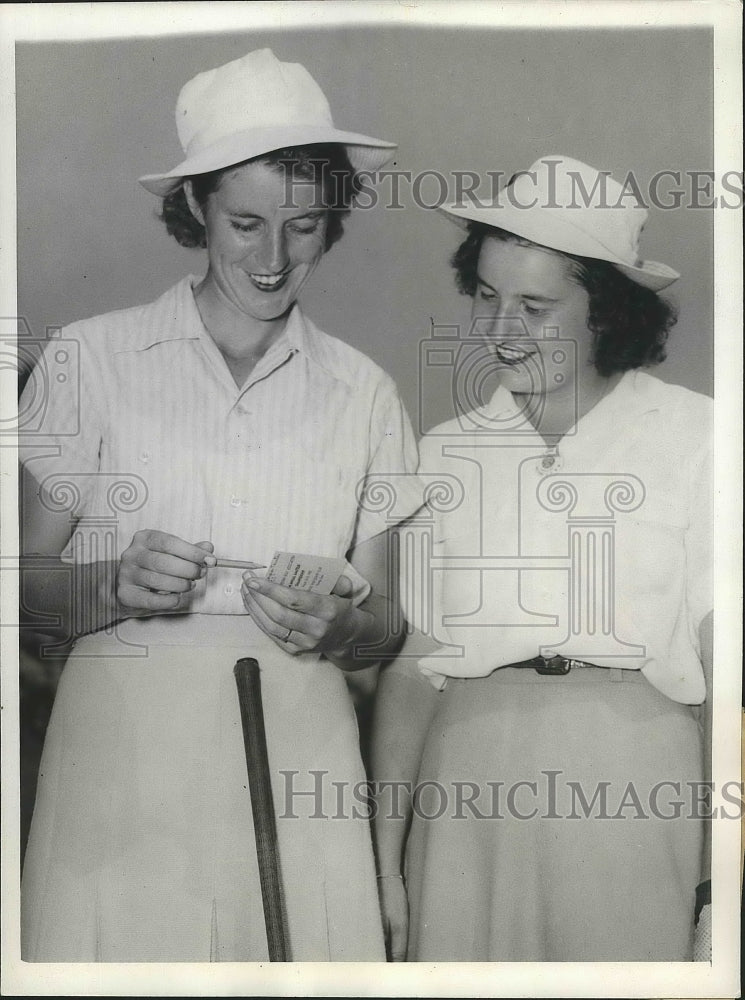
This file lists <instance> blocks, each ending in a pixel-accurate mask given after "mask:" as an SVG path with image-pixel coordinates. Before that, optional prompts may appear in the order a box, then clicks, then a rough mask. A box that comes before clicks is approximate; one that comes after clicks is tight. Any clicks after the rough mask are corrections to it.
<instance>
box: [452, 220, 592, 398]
mask: <svg viewBox="0 0 745 1000" xmlns="http://www.w3.org/2000/svg"><path fill="white" fill-rule="evenodd" d="M571 266H572V265H571V262H570V261H568V260H567V259H566V258H565V257H563V256H562V255H561V254H560V253H557V252H555V251H552V250H546V249H543V248H542V247H537V246H535V245H529V246H524V245H522V244H520V243H516V242H513V241H508V242H505V241H502V240H498V239H494V238H490V237H486V238H485V239H484V241H483V243H482V245H481V251H480V254H479V262H478V277H477V288H476V294H475V296H474V301H473V311H472V319H473V321H474V322H475V324H476V329H477V331H478V332H479V334H480V335H481V336H482V337H483V338H484V340H485V341H486V343H487V345H488V349H489V352H490V353H491V354H492V356H493V357H494V360H495V365H496V368H497V370H498V372H499V376H500V381H501V383H502V385H504V386H505V388H507V389H509V390H510V391H511V392H514V393H526V394H529V395H535V394H542V393H553V392H576V391H578V390H581V389H582V387H583V385H584V384H590V383H594V382H595V381H596V380H597V377H598V376H597V372H596V371H595V368H594V366H593V365H592V361H591V357H592V344H593V333H592V331H591V330H590V329H589V328H588V325H587V316H588V306H589V297H588V294H587V292H586V291H585V289H584V288H582V286H581V285H579V284H577V282H576V280H574V279H573V278H572V272H571V270H570V268H571ZM547 334H548V335H547ZM555 337H558V338H559V339H560V340H561V341H565V342H566V341H569V342H570V344H569V345H567V344H566V343H564V344H560V343H558V342H557V340H556V339H554V338H555ZM567 346H569V349H567ZM575 358H576V360H575ZM578 383H579V384H578Z"/></svg>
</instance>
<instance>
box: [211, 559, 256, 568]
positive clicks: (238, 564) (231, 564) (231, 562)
mask: <svg viewBox="0 0 745 1000" xmlns="http://www.w3.org/2000/svg"><path fill="white" fill-rule="evenodd" d="M215 566H223V567H225V568H226V569H266V566H264V565H262V564H261V563H255V562H244V561H243V560H242V559H216V560H215Z"/></svg>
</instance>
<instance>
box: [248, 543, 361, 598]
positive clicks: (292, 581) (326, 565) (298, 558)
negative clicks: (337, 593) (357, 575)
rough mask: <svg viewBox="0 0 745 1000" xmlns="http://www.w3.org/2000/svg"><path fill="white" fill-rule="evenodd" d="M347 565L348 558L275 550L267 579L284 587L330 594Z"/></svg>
mask: <svg viewBox="0 0 745 1000" xmlns="http://www.w3.org/2000/svg"><path fill="white" fill-rule="evenodd" d="M345 566H346V559H331V558H328V557H326V556H310V555H303V554H301V553H299V552H275V553H274V556H273V558H272V561H271V563H270V564H269V570H268V572H267V574H266V579H267V580H269V582H270V583H279V584H281V585H282V586H283V587H292V588H293V589H295V590H306V591H310V592H311V593H314V594H330V593H331V592H332V590H333V589H334V587H335V586H336V584H337V582H338V580H339V577H340V576H341V574H342V572H343V571H344V567H345Z"/></svg>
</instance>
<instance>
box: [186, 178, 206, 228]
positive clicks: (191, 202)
mask: <svg viewBox="0 0 745 1000" xmlns="http://www.w3.org/2000/svg"><path fill="white" fill-rule="evenodd" d="M184 195H185V196H186V204H187V205H188V206H189V211H190V212H191V214H192V215H193V216H194V218H195V219H196V220H197V222H200V223H201V224H202V225H203V226H204V225H205V222H204V212H203V211H202V206H201V205H200V204H199V202H198V201H197V199H196V198H195V197H194V189H193V188H192V185H191V181H190V180H185V181H184Z"/></svg>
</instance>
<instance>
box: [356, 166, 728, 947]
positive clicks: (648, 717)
mask: <svg viewBox="0 0 745 1000" xmlns="http://www.w3.org/2000/svg"><path fill="white" fill-rule="evenodd" d="M444 210H445V212H446V213H448V214H449V215H450V216H451V217H452V218H454V219H455V220H456V221H457V222H459V223H462V224H464V225H466V224H467V227H468V234H467V236H466V238H465V241H464V242H463V243H462V244H461V246H460V247H459V249H458V251H457V252H456V254H455V256H454V258H453V265H454V267H455V270H456V274H457V280H458V285H459V287H460V289H461V291H462V292H464V293H466V294H468V295H470V296H472V297H473V312H472V325H471V329H470V335H471V336H470V338H467V339H466V342H465V343H464V345H463V349H464V352H465V350H466V349H467V348H468V347H469V346H470V347H471V348H472V347H473V344H474V343H482V344H483V345H484V347H483V354H481V355H477V356H476V360H475V361H474V354H473V353H471V354H464V357H465V358H466V360H464V361H463V369H464V371H465V372H466V374H468V372H470V374H468V377H467V378H466V377H464V378H463V379H462V380H461V382H460V383H458V382H457V371H456V374H455V375H454V380H455V381H456V384H461V385H465V386H472V385H477V386H478V385H479V384H483V382H484V380H485V378H486V376H487V375H489V376H492V375H496V376H497V378H498V385H497V388H496V391H495V392H494V395H493V397H492V398H491V400H490V401H489V402H487V403H486V405H481V406H475V407H474V403H473V401H471V400H465V402H464V401H463V400H462V399H459V400H458V402H459V404H460V405H461V408H462V410H463V411H464V412H463V413H461V414H460V415H459V417H458V418H457V419H455V420H453V421H450V422H449V423H446V424H444V425H441V426H439V427H436V428H435V429H433V430H432V431H431V432H429V434H428V435H427V436H426V437H425V438H424V440H423V441H422V443H421V446H420V453H421V467H420V471H421V472H422V473H423V474H425V475H428V476H434V477H435V478H436V477H437V476H438V475H443V474H446V475H448V476H450V477H456V478H457V480H458V481H459V482H460V484H461V486H462V496H463V500H462V502H461V503H460V504H453V505H452V507H451V509H449V510H447V511H444V512H443V511H440V512H438V511H437V510H436V509H435V510H433V517H434V527H433V529H432V535H431V539H432V543H433V548H432V554H431V559H430V560H429V561H427V560H426V559H425V558H424V557H422V559H421V561H420V562H419V563H418V564H417V565H415V567H414V575H413V580H414V581H416V584H411V583H407V587H410V586H414V588H415V593H414V596H415V600H414V601H413V602H412V607H411V609H410V613H409V617H410V618H411V619H412V621H413V623H414V624H415V625H417V626H419V627H420V628H422V629H424V628H425V625H426V623H427V618H428V615H429V616H431V622H432V625H431V626H429V627H428V628H427V632H428V633H429V635H428V637H426V638H425V637H424V636H422V635H419V636H414V637H412V639H411V641H410V642H409V643H408V644H407V645H406V646H405V647H404V650H403V652H402V653H401V654H400V656H399V658H398V659H397V660H396V662H395V663H394V664H393V666H392V667H390V668H388V669H387V670H386V671H384V673H383V676H382V678H381V682H380V686H379V690H378V701H377V710H376V719H377V721H376V727H375V731H374V738H373V747H374V752H375V759H374V761H373V769H374V776H375V778H376V779H378V780H381V781H403V782H405V783H409V784H406V785H405V788H406V789H410V790H411V793H412V794H411V795H406V796H404V799H405V805H406V808H405V809H404V808H401V810H400V812H399V813H398V816H397V815H396V813H395V811H392V809H391V805H390V801H389V799H390V786H385V787H384V788H381V793H380V800H379V803H378V805H379V813H378V818H377V830H376V833H377V852H378V865H379V880H380V885H381V898H382V902H383V908H384V922H385V924H386V928H387V932H388V936H389V942H390V947H391V951H392V953H393V955H394V957H397V958H399V959H400V958H403V957H404V956H405V955H407V954H408V959H409V960H414V961H435V960H440V961H507V962H509V961H650V960H659V961H663V960H664V961H675V960H686V959H691V957H692V948H693V941H694V922H695V920H696V919H697V918H698V912H697V911H698V910H699V909H700V908H701V907H703V906H705V904H706V900H707V879H708V875H707V872H706V869H705V860H704V865H703V866H702V857H704V854H702V850H703V843H704V840H705V833H706V830H705V824H704V822H703V821H702V819H701V816H702V814H703V809H702V807H701V806H700V804H699V802H698V799H699V796H698V792H697V791H696V789H697V788H698V785H697V782H700V781H701V780H702V777H703V772H704V760H703V756H702V747H704V746H706V747H708V746H709V738H708V734H707V738H706V740H705V741H703V742H702V734H701V727H700V720H699V712H700V709H701V706H702V704H704V703H705V706H704V708H705V711H704V713H703V716H704V717H705V719H706V720H708V719H709V713H708V706H709V702H710V699H709V697H708V695H709V693H710V690H711V687H710V669H711V601H712V592H711V580H710V555H711V554H710V545H709V529H710V504H711V497H710V484H709V474H710V455H711V400H710V399H708V398H707V397H704V396H702V395H699V394H697V393H693V392H691V391H689V390H687V389H684V388H682V387H679V386H675V385H668V384H666V383H664V382H662V381H660V380H659V379H657V378H655V377H654V376H653V375H651V374H649V373H648V372H647V371H645V370H644V369H645V368H646V367H648V366H649V365H653V364H656V363H657V362H659V361H661V360H662V359H663V357H664V344H665V340H666V337H667V333H668V331H669V329H670V328H671V326H672V325H673V323H674V320H675V317H674V313H673V311H672V308H671V307H670V306H669V305H668V304H667V303H666V302H665V301H664V300H663V299H661V298H660V297H659V296H658V294H657V292H658V291H659V290H660V289H662V288H664V287H665V286H667V285H669V284H670V283H671V282H673V281H674V280H675V279H676V278H677V277H678V275H677V274H676V272H675V271H673V270H672V269H670V268H668V267H666V266H665V265H663V264H658V263H656V262H653V261H644V260H642V259H641V258H640V256H639V250H638V241H639V235H640V233H641V229H642V227H643V225H644V222H645V220H646V216H647V213H646V211H645V210H644V209H643V208H641V207H638V206H637V205H636V204H634V203H633V202H632V201H631V200H630V199H629V197H628V195H627V194H624V191H623V189H622V188H621V186H620V185H619V184H617V183H616V182H615V181H613V180H612V178H610V177H609V176H608V175H607V174H600V173H599V172H598V171H596V170H594V169H593V168H591V167H588V166H587V165H586V164H583V163H580V162H578V161H575V160H571V159H568V158H566V157H561V156H554V157H550V156H547V157H544V158H542V159H541V160H540V161H538V162H537V163H535V164H534V165H533V166H532V167H531V168H530V170H529V171H527V172H525V173H523V174H520V175H517V176H516V177H515V178H514V179H513V180H512V181H511V182H510V183H509V185H507V187H506V188H504V189H503V190H502V191H501V192H500V193H499V195H498V197H497V199H496V200H495V202H494V203H492V204H489V205H483V204H470V205H450V206H447V207H445V209H444ZM469 366H470V367H469ZM457 367H458V362H456V369H457ZM474 373H475V374H474ZM451 481H452V480H451ZM420 523H421V524H423V525H424V528H425V529H426V527H427V525H426V521H421V522H420ZM413 526H414V525H412V527H413ZM425 533H426V532H425ZM423 551H425V552H426V548H425V549H423ZM430 581H431V583H430V584H429V585H430V590H429V591H428V592H426V593H423V592H422V588H423V587H425V588H426V587H427V585H428V582H430ZM417 590H418V591H419V593H417V592H416V591H417ZM417 609H422V610H417ZM430 637H432V638H430ZM435 638H436V640H437V641H436V642H435V641H434V639H435ZM707 726H708V721H707V722H706V724H705V725H704V729H705V730H706V727H707ZM409 825H410V829H408V839H407V828H408V827H409ZM407 892H408V901H407ZM407 905H408V908H409V909H408V910H407ZM409 911H410V915H409ZM708 913H709V911H708V908H706V910H705V919H707V920H708ZM700 926H703V921H702V923H701V925H700Z"/></svg>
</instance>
